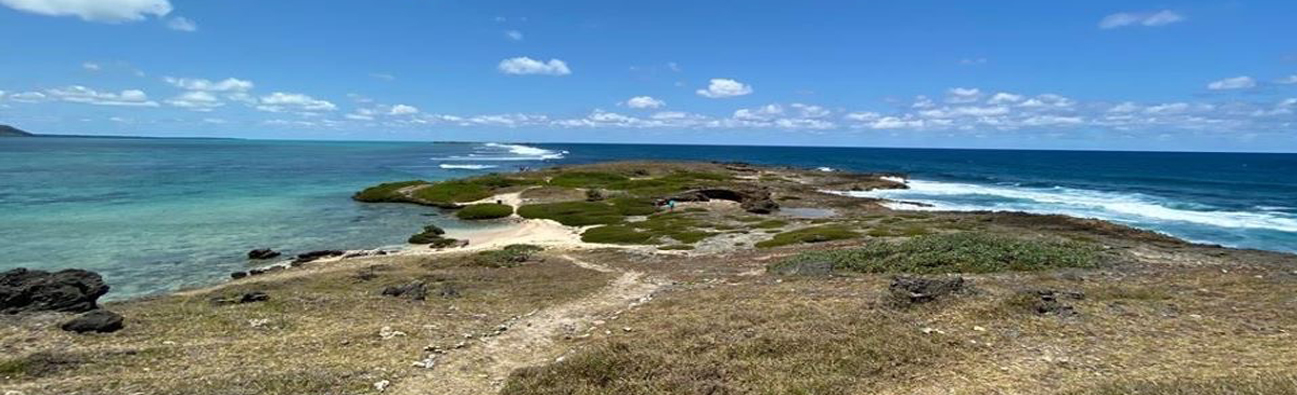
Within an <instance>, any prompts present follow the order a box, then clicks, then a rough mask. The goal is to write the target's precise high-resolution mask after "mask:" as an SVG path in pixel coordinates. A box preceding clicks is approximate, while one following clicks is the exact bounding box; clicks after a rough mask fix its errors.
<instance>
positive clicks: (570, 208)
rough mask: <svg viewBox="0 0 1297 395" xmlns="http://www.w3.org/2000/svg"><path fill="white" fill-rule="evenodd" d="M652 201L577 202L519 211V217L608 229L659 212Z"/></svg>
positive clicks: (530, 205) (531, 207)
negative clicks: (637, 217) (627, 218)
mask: <svg viewBox="0 0 1297 395" xmlns="http://www.w3.org/2000/svg"><path fill="white" fill-rule="evenodd" d="M657 210H658V209H657V206H656V205H654V204H653V202H652V201H651V200H648V199H642V198H629V197H620V198H613V199H608V200H604V201H598V202H587V201H575V202H559V203H545V204H529V205H525V206H522V207H519V208H518V215H520V216H522V217H523V218H530V219H549V220H554V221H558V222H559V223H561V224H563V225H567V226H589V225H608V224H615V223H619V222H622V221H623V220H624V218H625V217H627V216H635V215H649V214H653V213H655V212H657Z"/></svg>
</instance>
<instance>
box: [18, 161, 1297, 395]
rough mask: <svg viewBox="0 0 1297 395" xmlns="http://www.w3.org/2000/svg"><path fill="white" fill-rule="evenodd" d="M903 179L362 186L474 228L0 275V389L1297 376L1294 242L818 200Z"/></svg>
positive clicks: (708, 388)
mask: <svg viewBox="0 0 1297 395" xmlns="http://www.w3.org/2000/svg"><path fill="white" fill-rule="evenodd" d="M905 187H906V181H905V176H904V175H903V174H891V173H886V174H884V173H875V174H853V173H846V172H839V171H832V169H797V168H784V167H763V166H754V165H748V164H741V163H671V162H615V163H600V164H590V165H578V166H564V167H554V168H546V169H540V170H534V171H526V172H519V173H510V174H492V175H486V176H478V177H472V178H466V179H459V180H450V181H442V182H425V181H418V180H412V181H398V182H391V183H385V184H381V185H377V186H374V187H371V188H367V189H365V190H363V191H359V192H357V193H356V194H355V196H354V199H355V200H357V201H360V202H364V203H365V204H418V205H425V206H430V207H436V208H438V209H441V210H447V211H450V212H453V213H454V215H455V216H456V217H457V218H459V219H461V220H465V221H493V222H496V223H498V224H499V225H500V226H499V227H495V228H491V230H487V231H476V232H456V231H446V230H443V229H441V228H438V227H436V226H432V225H431V224H430V226H429V227H427V228H425V229H423V230H422V231H420V232H417V233H414V232H412V233H413V234H412V235H411V237H410V240H409V242H410V245H409V246H408V247H406V248H405V249H402V250H393V251H388V250H372V251H319V252H315V253H308V254H302V255H300V256H297V257H289V258H288V259H286V260H283V261H278V262H276V261H274V259H277V258H279V253H277V252H275V251H274V250H272V249H264V248H263V249H257V250H254V251H251V252H249V258H250V259H256V260H259V261H261V260H264V261H267V265H266V266H264V267H260V268H257V269H253V270H250V271H247V272H240V273H235V274H233V275H232V277H233V278H232V279H231V280H230V281H229V282H227V283H224V284H221V285H218V286H214V287H209V288H203V289H194V290H187V291H183V292H177V293H174V294H170V295H164V296H157V297H149V298H142V299H136V300H129V301H121V302H110V303H105V304H103V305H102V306H100V305H99V304H97V303H96V299H97V298H98V297H99V296H101V295H103V293H104V292H107V291H108V285H105V284H102V282H101V281H100V280H99V279H98V276H97V275H93V273H87V272H81V271H70V272H67V273H65V272H59V273H44V272H40V273H36V272H34V271H21V272H12V273H6V274H5V275H4V280H3V281H0V302H3V306H2V307H3V308H4V312H5V314H3V315H0V349H2V350H3V351H4V353H3V354H4V356H3V357H0V393H4V394H29V395H30V394H137V393H144V394H373V393H389V394H489V393H502V394H751V393H761V394H765V393H771V394H776V393H777V394H785V393H786V394H857V393H869V394H952V393H959V394H1004V393H1012V394H1058V393H1063V394H1087V395H1088V394H1096V395H1097V394H1129V393H1140V394H1297V368H1294V367H1293V364H1292V361H1297V341H1294V338H1293V333H1294V332H1295V331H1297V314H1293V313H1292V312H1293V311H1294V309H1295V308H1297V296H1295V295H1297V293H1294V289H1297V288H1295V287H1297V256H1294V255H1291V254H1282V253H1274V252H1266V251H1256V250H1238V249H1230V248H1223V247H1219V246H1208V245H1198V244H1192V243H1188V242H1185V241H1182V240H1178V239H1175V238H1172V237H1169V236H1165V235H1162V234H1158V233H1154V232H1149V231H1143V230H1139V229H1134V228H1130V227H1126V226H1122V225H1118V224H1113V223H1109V222H1104V221H1099V220H1093V219H1079V218H1071V217H1065V216H1056V215H1031V214H1022V213H1007V212H935V211H897V210H892V209H889V208H887V207H885V206H884V205H883V204H882V203H884V202H883V201H880V200H875V199H862V198H854V197H849V196H845V195H844V194H842V193H840V192H842V191H851V190H870V189H879V188H905ZM271 247H275V246H271ZM48 284H56V285H48ZM51 289H53V290H54V291H51ZM59 290H67V291H66V292H65V291H59ZM72 290H75V291H72ZM33 295H43V296H40V297H34V296H33ZM87 312H88V313H87ZM78 314H82V315H81V316H78ZM108 314H111V316H109V315H108ZM77 320H81V321H82V322H81V324H75V325H74V324H72V323H73V322H75V321H77ZM85 320H92V321H93V322H90V324H94V323H99V324H103V325H109V326H112V325H113V324H115V325H116V327H114V328H111V329H112V330H105V331H100V330H86V331H80V330H75V329H76V328H81V326H79V325H83V324H87V323H86V322H85Z"/></svg>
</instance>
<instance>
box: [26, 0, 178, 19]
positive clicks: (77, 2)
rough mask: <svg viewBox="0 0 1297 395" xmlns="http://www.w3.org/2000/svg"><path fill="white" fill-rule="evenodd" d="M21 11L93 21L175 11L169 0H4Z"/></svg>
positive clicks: (156, 14)
mask: <svg viewBox="0 0 1297 395" xmlns="http://www.w3.org/2000/svg"><path fill="white" fill-rule="evenodd" d="M0 4H3V5H5V6H8V7H9V8H13V9H16V10H19V11H25V12H30V13H33V14H40V15H47V16H76V17H79V18H81V19H82V20H86V21H91V22H106V23H119V22H130V21H140V20H144V19H145V18H147V17H148V16H150V15H152V16H156V17H163V16H166V15H167V14H169V13H171V9H172V8H171V2H170V1H169V0H0Z"/></svg>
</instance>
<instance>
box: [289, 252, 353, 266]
mask: <svg viewBox="0 0 1297 395" xmlns="http://www.w3.org/2000/svg"><path fill="white" fill-rule="evenodd" d="M346 253H347V252H346V251H339V250H319V251H311V252H307V253H304V254H297V259H294V260H293V263H296V264H302V263H307V262H311V261H315V260H319V259H323V258H329V257H335V256H342V255H343V254H346Z"/></svg>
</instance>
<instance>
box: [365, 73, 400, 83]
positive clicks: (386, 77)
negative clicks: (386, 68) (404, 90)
mask: <svg viewBox="0 0 1297 395" xmlns="http://www.w3.org/2000/svg"><path fill="white" fill-rule="evenodd" d="M369 76H370V77H373V78H375V79H380V80H383V81H396V76H394V75H391V74H385V73H369Z"/></svg>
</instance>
